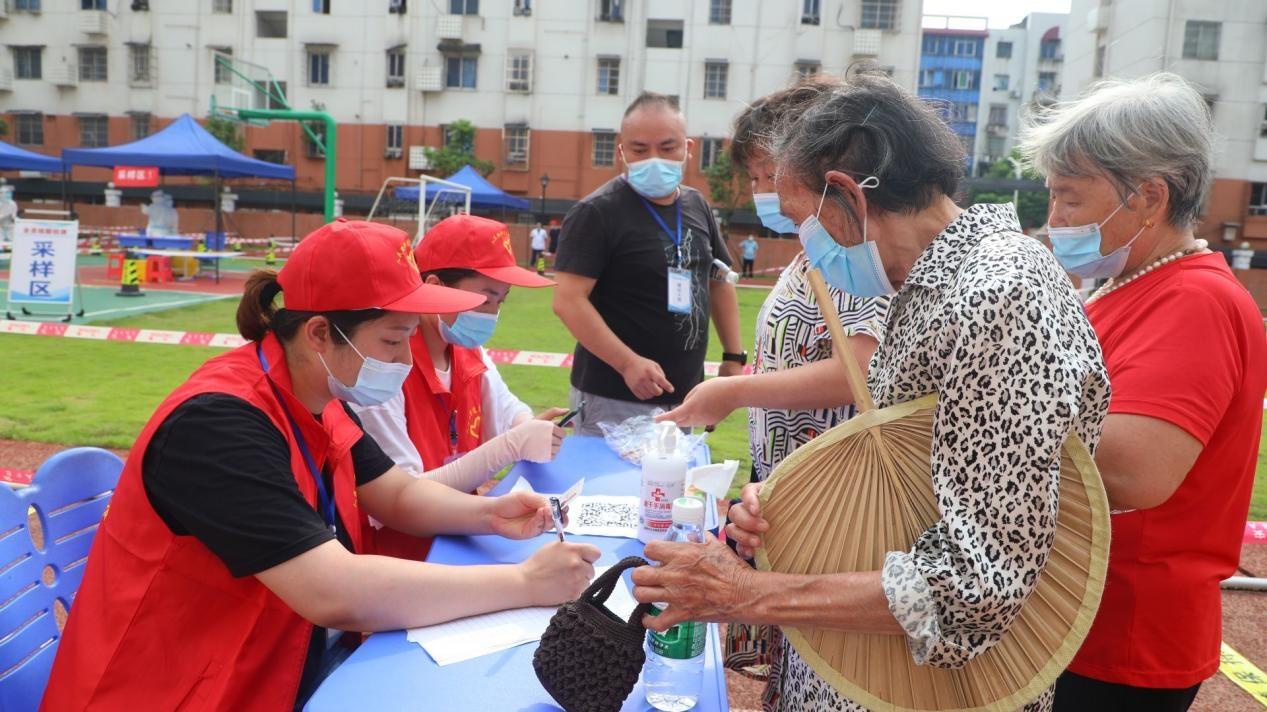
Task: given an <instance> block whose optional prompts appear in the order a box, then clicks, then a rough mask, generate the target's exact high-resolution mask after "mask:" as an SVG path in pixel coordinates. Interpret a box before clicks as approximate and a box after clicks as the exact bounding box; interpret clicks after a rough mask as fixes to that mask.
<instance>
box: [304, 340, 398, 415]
mask: <svg viewBox="0 0 1267 712" xmlns="http://www.w3.org/2000/svg"><path fill="white" fill-rule="evenodd" d="M331 326H334V324H331ZM334 330H335V331H337V332H339V335H340V336H342V337H343V339H344V340H345V341H347V342H348V346H351V347H352V350H353V351H355V352H356V355H357V356H360V357H361V369H360V371H358V372H357V374H356V383H355V384H353V385H351V386H348V385H346V384H344V383H343V382H342V381H340V380H339V379H337V378H335V377H334V372H332V371H331V370H330V366H328V365H327V364H326V360H325V358H323V357H322V356H321V354H317V358H318V359H320V360H321V365H322V366H325V368H326V384H327V385H328V386H329V387H330V395H332V396H334V397H335V398H338V399H339V400H345V401H347V402H349V403H354V404H356V405H361V406H371V405H381V404H383V403H386V402H387V401H389V400H391V399H392V398H395V397H396V396H397V395H398V394H399V393H400V389H401V387H402V386H403V385H404V384H405V378H406V377H408V376H409V369H410V368H411V366H410V364H407V363H388V362H386V361H379V360H378V359H376V358H370V357H369V356H366V355H364V354H362V353H361V352H360V350H359V349H357V348H356V346H355V345H354V344H353V343H352V340H351V339H349V338H348V337H347V335H346V334H344V333H343V330H342V329H340V328H339V327H337V326H334Z"/></svg>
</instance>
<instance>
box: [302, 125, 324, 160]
mask: <svg viewBox="0 0 1267 712" xmlns="http://www.w3.org/2000/svg"><path fill="white" fill-rule="evenodd" d="M305 125H306V126H307V127H308V129H309V130H310V131H312V135H313V136H316V137H317V140H316V141H314V140H312V136H309V135H308V131H304V132H303V137H304V155H305V156H307V157H309V158H324V157H325V155H326V125H325V123H324V122H319V121H310V122H308V123H307V124H305Z"/></svg>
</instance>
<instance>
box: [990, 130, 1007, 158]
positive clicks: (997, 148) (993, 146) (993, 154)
mask: <svg viewBox="0 0 1267 712" xmlns="http://www.w3.org/2000/svg"><path fill="white" fill-rule="evenodd" d="M1006 143H1007V141H1006V139H1005V138H1004V137H1002V136H987V137H986V139H985V152H986V155H987V156H988V157H989V159H990V161H992V162H993V161H997V160H999V158H1000V157H1001V156H1002V155H1003V149H1004V148H1005V147H1006Z"/></svg>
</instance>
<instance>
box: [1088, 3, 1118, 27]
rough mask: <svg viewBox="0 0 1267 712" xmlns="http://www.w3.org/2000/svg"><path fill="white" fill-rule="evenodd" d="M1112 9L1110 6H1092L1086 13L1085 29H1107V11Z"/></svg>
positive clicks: (1109, 11)
mask: <svg viewBox="0 0 1267 712" xmlns="http://www.w3.org/2000/svg"><path fill="white" fill-rule="evenodd" d="M1112 11H1113V8H1111V7H1097V8H1092V9H1091V11H1090V12H1088V13H1087V30H1088V31H1090V32H1104V31H1105V30H1107V29H1109V13H1111V12H1112Z"/></svg>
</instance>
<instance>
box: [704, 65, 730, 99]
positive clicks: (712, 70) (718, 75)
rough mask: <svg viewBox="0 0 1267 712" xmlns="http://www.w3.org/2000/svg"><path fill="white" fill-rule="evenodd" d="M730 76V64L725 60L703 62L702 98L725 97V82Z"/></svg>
mask: <svg viewBox="0 0 1267 712" xmlns="http://www.w3.org/2000/svg"><path fill="white" fill-rule="evenodd" d="M729 77H730V65H729V64H726V63H725V62H705V63H704V98H705V99H725V98H726V82H727V79H729Z"/></svg>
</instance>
